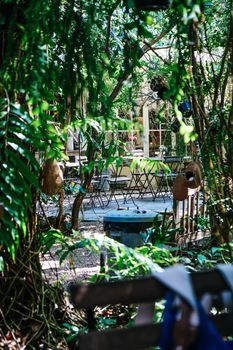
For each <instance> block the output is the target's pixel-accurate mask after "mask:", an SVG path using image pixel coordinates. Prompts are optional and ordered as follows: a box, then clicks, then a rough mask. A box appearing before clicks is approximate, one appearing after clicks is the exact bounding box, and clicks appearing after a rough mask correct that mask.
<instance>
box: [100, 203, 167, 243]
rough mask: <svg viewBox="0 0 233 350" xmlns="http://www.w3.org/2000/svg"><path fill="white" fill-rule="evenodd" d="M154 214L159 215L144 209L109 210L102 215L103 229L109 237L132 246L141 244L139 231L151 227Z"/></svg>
mask: <svg viewBox="0 0 233 350" xmlns="http://www.w3.org/2000/svg"><path fill="white" fill-rule="evenodd" d="M156 216H159V215H158V214H157V213H155V212H152V211H146V210H132V209H128V210H127V209H123V210H111V211H110V212H108V213H107V214H106V215H105V216H104V217H103V223H104V231H105V232H106V233H107V235H108V236H109V237H111V238H113V239H115V240H117V241H119V242H121V243H123V244H125V245H127V246H129V247H132V248H134V247H137V246H140V245H142V244H143V240H142V238H141V236H140V232H141V231H145V230H146V229H147V228H149V227H152V225H153V222H154V219H155V217H156ZM159 217H160V216H159ZM161 221H162V219H161Z"/></svg>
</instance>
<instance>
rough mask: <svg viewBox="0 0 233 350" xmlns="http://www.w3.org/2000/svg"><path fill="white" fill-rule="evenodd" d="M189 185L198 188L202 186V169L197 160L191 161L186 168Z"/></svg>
mask: <svg viewBox="0 0 233 350" xmlns="http://www.w3.org/2000/svg"><path fill="white" fill-rule="evenodd" d="M185 178H186V181H187V187H188V188H192V189H196V188H198V187H199V186H201V170H200V167H199V165H198V164H197V163H196V162H191V163H189V164H188V166H187V167H186V169H185Z"/></svg>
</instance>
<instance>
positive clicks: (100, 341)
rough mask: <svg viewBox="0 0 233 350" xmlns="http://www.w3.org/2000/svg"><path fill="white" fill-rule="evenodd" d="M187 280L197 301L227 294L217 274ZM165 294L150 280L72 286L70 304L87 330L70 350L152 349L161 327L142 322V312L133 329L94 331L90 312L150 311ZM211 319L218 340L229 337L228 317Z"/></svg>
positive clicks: (232, 329)
mask: <svg viewBox="0 0 233 350" xmlns="http://www.w3.org/2000/svg"><path fill="white" fill-rule="evenodd" d="M190 276H191V281H192V285H193V288H194V292H195V295H196V296H197V297H198V298H199V297H201V296H202V295H203V294H204V293H206V292H209V293H211V294H216V295H218V294H219V293H220V292H222V291H223V290H229V287H228V285H227V284H226V282H225V280H224V278H223V276H222V275H221V274H220V273H219V271H217V270H212V271H207V272H195V273H191V274H190ZM167 291H168V288H167V287H165V286H164V285H163V284H161V282H159V281H158V280H156V279H155V278H153V277H147V278H141V279H134V280H129V281H118V282H109V283H108V282H106V283H103V282H101V283H99V284H90V285H76V286H72V288H71V300H72V303H73V305H74V307H75V308H76V309H85V312H86V316H87V322H88V328H89V332H88V333H87V334H80V335H79V336H78V337H77V341H76V343H75V344H74V347H73V348H72V349H79V350H110V349H111V350H136V349H147V348H150V347H152V346H154V347H155V346H156V345H157V344H158V341H159V338H160V330H161V324H153V322H151V319H150V320H148V315H147V316H145V319H143V312H140V317H139V318H136V322H135V325H134V326H132V327H131V328H120V329H110V330H105V331H96V320H95V316H94V309H95V307H96V306H100V307H103V306H106V305H116V304H123V305H126V304H141V305H140V306H139V308H138V309H139V311H140V309H141V310H146V309H147V308H150V310H151V305H154V302H155V301H159V300H161V299H164V297H165V295H166V294H167ZM153 310H154V309H153ZM139 311H138V313H139ZM151 316H152V315H151ZM211 318H212V319H213V321H214V323H215V325H216V327H217V329H218V331H219V332H220V334H222V336H230V335H231V336H232V335H233V315H232V313H224V314H218V315H215V316H211Z"/></svg>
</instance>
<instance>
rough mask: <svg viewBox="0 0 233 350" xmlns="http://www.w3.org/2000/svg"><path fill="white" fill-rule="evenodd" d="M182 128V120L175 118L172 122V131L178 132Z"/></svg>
mask: <svg viewBox="0 0 233 350" xmlns="http://www.w3.org/2000/svg"><path fill="white" fill-rule="evenodd" d="M179 130H180V122H179V120H178V119H175V120H174V121H173V122H172V123H171V131H172V132H174V133H177V132H178V131H179Z"/></svg>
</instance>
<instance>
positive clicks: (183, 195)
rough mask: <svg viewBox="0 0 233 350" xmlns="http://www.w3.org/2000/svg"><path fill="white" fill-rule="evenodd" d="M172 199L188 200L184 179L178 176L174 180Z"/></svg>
mask: <svg viewBox="0 0 233 350" xmlns="http://www.w3.org/2000/svg"><path fill="white" fill-rule="evenodd" d="M172 193H173V198H174V199H176V200H177V201H184V200H185V199H187V198H188V187H187V180H186V178H185V177H184V176H183V175H181V174H179V175H177V177H176V178H175V181H174V184H173V188H172Z"/></svg>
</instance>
